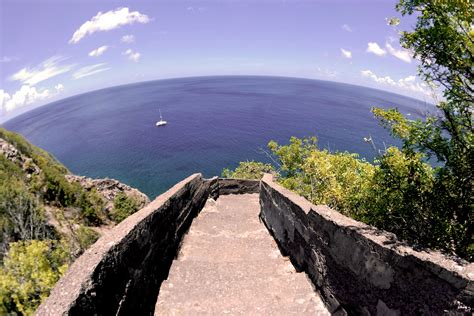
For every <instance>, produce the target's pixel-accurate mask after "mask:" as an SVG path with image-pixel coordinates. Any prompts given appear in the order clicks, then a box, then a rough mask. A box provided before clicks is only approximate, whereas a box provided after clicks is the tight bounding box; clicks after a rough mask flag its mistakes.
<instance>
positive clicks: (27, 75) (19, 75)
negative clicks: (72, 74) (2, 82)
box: [9, 56, 74, 86]
mask: <svg viewBox="0 0 474 316" xmlns="http://www.w3.org/2000/svg"><path fill="white" fill-rule="evenodd" d="M63 60H65V58H63V57H60V56H53V57H51V58H48V59H47V60H45V61H43V62H42V63H41V64H40V65H38V66H36V67H34V68H31V69H29V68H23V69H21V70H19V71H18V72H16V73H14V74H13V75H11V76H10V78H9V79H10V80H18V81H21V82H22V83H24V84H27V85H30V86H34V85H35V84H37V83H39V82H42V81H45V80H48V79H50V78H53V77H55V76H57V75H60V74H62V73H65V72H68V71H70V70H71V69H72V68H74V65H60V62H61V61H63Z"/></svg>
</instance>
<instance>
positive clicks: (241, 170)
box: [222, 161, 275, 180]
mask: <svg viewBox="0 0 474 316" xmlns="http://www.w3.org/2000/svg"><path fill="white" fill-rule="evenodd" d="M274 172H275V168H274V167H273V166H272V165H270V164H267V163H263V162H258V161H244V162H241V163H240V164H239V165H238V166H237V168H235V170H230V169H224V170H223V171H222V177H223V178H235V179H250V180H260V179H261V178H262V177H263V174H264V173H274Z"/></svg>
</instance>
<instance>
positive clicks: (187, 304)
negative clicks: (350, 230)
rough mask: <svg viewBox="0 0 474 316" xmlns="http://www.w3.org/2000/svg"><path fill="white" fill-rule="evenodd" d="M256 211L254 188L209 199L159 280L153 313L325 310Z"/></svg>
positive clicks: (304, 312) (315, 312) (316, 312)
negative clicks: (161, 282)
mask: <svg viewBox="0 0 474 316" xmlns="http://www.w3.org/2000/svg"><path fill="white" fill-rule="evenodd" d="M259 213H260V205H259V197H258V194H242V195H225V196H221V197H220V198H219V199H218V200H217V201H214V200H213V199H209V200H208V201H207V203H206V205H205V206H204V208H203V210H202V211H201V212H200V213H199V215H198V217H197V218H196V219H194V221H193V225H192V226H191V228H190V230H189V232H188V233H187V234H186V236H185V237H184V240H183V243H182V246H181V249H180V251H179V254H178V257H177V259H176V260H175V261H174V262H173V264H172V265H171V269H170V273H169V277H168V279H167V280H166V281H165V282H163V284H162V285H161V289H160V294H159V296H158V301H157V303H156V307H155V315H225V314H230V315H235V314H240V315H256V314H260V315H262V314H263V315H329V312H328V311H327V308H326V306H325V305H324V303H323V301H322V300H321V298H320V296H319V295H318V293H317V292H316V291H315V290H314V289H313V286H312V284H311V281H310V280H309V279H308V278H307V276H306V275H305V274H304V273H297V272H296V270H295V268H294V267H293V265H292V264H291V262H290V260H289V259H288V258H285V257H283V256H282V255H281V253H280V250H279V249H278V246H277V244H276V242H275V240H274V239H273V238H272V236H271V235H270V234H269V233H268V230H267V228H266V227H265V225H264V224H263V223H262V222H261V221H260V219H259Z"/></svg>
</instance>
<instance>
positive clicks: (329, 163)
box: [224, 0, 474, 260]
mask: <svg viewBox="0 0 474 316" xmlns="http://www.w3.org/2000/svg"><path fill="white" fill-rule="evenodd" d="M397 10H399V11H400V12H401V13H402V14H403V15H406V14H416V16H417V23H416V26H415V29H414V30H413V31H412V32H403V33H402V34H401V44H402V45H403V46H404V47H405V48H407V49H410V50H411V51H412V52H413V53H414V55H415V57H416V58H417V59H418V60H419V61H420V67H419V73H420V75H421V77H422V78H424V79H425V80H426V81H427V82H428V83H429V85H430V86H434V87H435V89H438V90H440V91H442V93H443V100H442V101H441V102H439V103H438V104H437V109H438V111H437V112H436V113H431V114H428V115H427V117H426V118H425V119H424V120H409V119H407V118H405V117H404V116H403V115H402V114H401V113H400V112H399V111H398V110H397V109H389V110H384V109H381V108H373V109H372V112H373V113H374V115H375V116H376V117H377V118H378V119H380V121H381V123H382V124H383V125H384V126H385V127H387V128H388V129H389V130H390V131H391V133H392V135H393V136H395V137H397V138H399V139H401V140H402V143H403V145H402V147H401V149H399V148H396V147H390V148H388V149H387V150H386V151H385V152H383V153H381V155H380V157H378V158H377V160H376V161H375V163H374V164H370V163H368V162H366V161H364V160H361V159H359V158H358V157H357V155H354V154H349V153H329V152H328V151H327V150H319V149H318V147H317V142H316V139H315V138H309V139H297V138H291V140H290V143H289V144H288V145H285V146H280V145H278V144H277V143H275V142H270V143H269V148H270V150H271V152H272V154H273V155H274V156H275V158H274V161H276V164H277V165H278V167H279V170H278V171H279V174H280V178H279V181H280V182H281V183H282V184H283V185H284V186H285V187H287V188H289V189H292V190H294V191H296V192H298V193H299V194H301V195H303V196H305V197H306V198H307V199H309V200H310V201H312V202H313V203H324V204H327V205H329V206H331V207H333V208H335V209H337V210H339V211H340V212H342V213H344V214H347V215H350V216H352V217H354V218H356V219H359V220H362V221H364V222H366V223H368V224H372V225H375V226H377V227H379V228H382V229H386V230H389V231H392V232H394V233H396V234H397V235H398V236H399V237H400V238H402V239H405V240H408V241H410V242H411V243H413V244H415V245H417V246H422V247H432V248H438V249H442V250H445V251H448V252H451V253H456V254H457V255H459V256H461V257H463V258H465V259H468V260H473V258H474V238H473V230H474V225H473V223H474V212H473V208H474V207H473V205H474V203H473V191H474V190H473V189H474V187H473V171H474V170H473V168H474V153H473V147H474V133H473V126H472V120H473V107H472V105H473V104H474V99H473V87H472V82H473V79H474V73H473V72H474V64H473V61H474V58H473V54H474V29H473V27H472V21H473V20H474V7H473V6H472V4H471V3H470V2H469V1H466V0H401V1H400V2H399V4H398V5H397ZM390 23H391V24H397V23H399V20H398V19H392V20H391V21H390ZM429 159H437V161H438V164H437V167H435V168H433V167H432V166H431V165H430V164H429V163H428V161H429ZM256 164H258V163H256ZM241 166H242V165H241ZM241 166H239V168H241ZM244 166H245V163H244ZM241 169H243V168H241ZM246 170H247V171H248V172H246V173H241V172H238V171H239V170H237V169H236V170H235V172H232V171H230V170H225V172H224V173H225V175H226V176H231V177H235V176H236V175H238V176H239V177H246V178H260V177H261V170H259V169H258V168H255V169H252V168H247V169H246ZM252 171H255V174H253V175H252V174H251V173H252Z"/></svg>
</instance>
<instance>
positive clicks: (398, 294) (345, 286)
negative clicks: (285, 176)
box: [260, 175, 474, 315]
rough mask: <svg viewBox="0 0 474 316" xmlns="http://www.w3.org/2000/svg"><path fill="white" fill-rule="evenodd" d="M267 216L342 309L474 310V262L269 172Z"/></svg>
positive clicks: (333, 307) (285, 248)
mask: <svg viewBox="0 0 474 316" xmlns="http://www.w3.org/2000/svg"><path fill="white" fill-rule="evenodd" d="M260 205H261V214H260V217H261V218H262V220H263V221H264V223H265V225H266V226H267V228H268V229H269V231H270V232H271V233H272V235H273V236H274V238H275V239H276V241H277V242H278V244H279V246H280V249H281V250H282V252H283V253H284V254H285V255H288V256H290V258H291V260H292V262H293V264H294V265H295V266H296V268H297V269H299V270H300V271H305V272H306V273H307V274H308V275H309V277H310V279H311V280H312V282H313V284H314V285H315V287H316V288H317V289H318V290H319V292H320V293H321V295H322V297H323V299H324V300H325V303H326V304H327V306H328V307H329V309H330V311H331V312H332V313H334V314H341V315H344V314H346V313H348V314H356V315H368V314H371V315H399V314H400V315H413V314H415V315H437V314H444V313H456V314H457V313H469V312H470V311H471V310H474V307H473V305H474V282H473V279H474V264H467V263H465V264H458V263H456V262H454V261H453V260H450V259H449V258H447V257H446V256H443V255H442V254H441V253H439V252H430V253H427V252H417V251H415V250H413V249H412V248H410V247H408V246H406V245H403V244H402V243H400V242H398V241H397V240H396V238H395V236H394V235H393V234H390V233H387V232H384V231H380V230H378V229H375V228H373V227H370V226H368V225H365V224H363V223H360V222H357V221H355V220H353V219H350V218H348V217H346V216H343V215H342V214H340V213H339V212H336V211H334V210H332V209H330V208H328V207H326V206H315V205H313V204H311V203H309V202H308V201H307V200H306V199H304V198H302V197H301V196H299V195H297V194H295V193H293V192H290V191H288V190H286V189H285V188H283V187H282V186H280V185H278V184H276V183H274V182H273V180H272V176H271V175H265V176H264V178H263V180H262V182H261V188H260Z"/></svg>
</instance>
